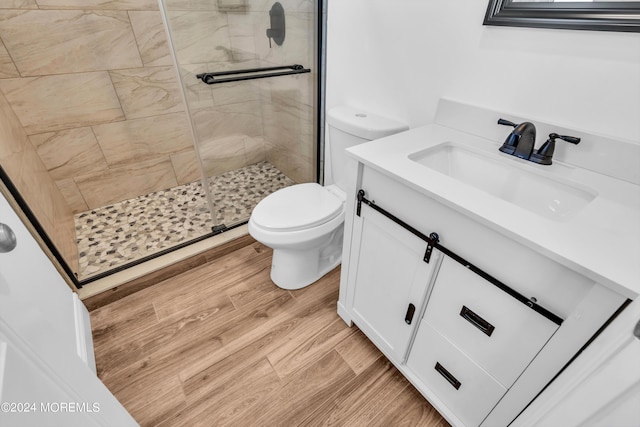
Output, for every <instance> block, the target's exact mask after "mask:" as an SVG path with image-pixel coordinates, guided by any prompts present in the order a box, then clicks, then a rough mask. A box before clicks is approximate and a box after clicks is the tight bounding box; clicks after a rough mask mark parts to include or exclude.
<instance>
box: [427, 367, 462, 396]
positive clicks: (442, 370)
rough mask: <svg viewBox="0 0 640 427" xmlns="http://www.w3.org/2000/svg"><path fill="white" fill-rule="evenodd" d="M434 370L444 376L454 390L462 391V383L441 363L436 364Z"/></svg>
mask: <svg viewBox="0 0 640 427" xmlns="http://www.w3.org/2000/svg"><path fill="white" fill-rule="evenodd" d="M434 369H435V370H436V371H438V373H439V374H440V375H442V376H443V377H444V379H445V380H447V381H449V384H451V385H452V386H453V388H455V389H456V390H458V389H460V386H461V385H462V383H461V382H460V381H458V380H457V379H456V377H454V376H453V375H451V373H450V372H449V371H447V370H446V369H445V368H444V366H442V365H441V364H440V362H436V366H435V367H434Z"/></svg>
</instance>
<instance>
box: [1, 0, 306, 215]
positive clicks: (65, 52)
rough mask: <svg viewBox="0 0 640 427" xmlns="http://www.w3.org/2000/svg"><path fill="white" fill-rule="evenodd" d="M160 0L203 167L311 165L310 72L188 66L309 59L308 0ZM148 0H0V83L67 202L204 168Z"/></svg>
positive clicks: (296, 174) (301, 176) (153, 187)
mask: <svg viewBox="0 0 640 427" xmlns="http://www.w3.org/2000/svg"><path fill="white" fill-rule="evenodd" d="M280 1H281V3H282V4H283V6H284V8H285V13H286V18H287V38H286V39H285V43H284V44H283V45H282V46H277V45H275V43H272V46H271V48H270V47H269V40H268V39H267V37H266V29H267V28H269V13H268V11H269V9H270V8H271V6H272V4H273V1H267V0H166V5H167V9H168V13H169V20H170V25H171V28H172V34H173V36H174V40H173V41H174V45H175V47H176V51H177V56H178V60H179V63H180V67H179V68H180V72H181V73H182V74H183V79H184V81H185V84H186V87H187V96H188V102H189V106H190V109H191V112H192V119H193V121H194V124H195V129H196V132H197V134H198V140H199V144H200V145H199V151H200V155H201V160H202V164H203V166H204V167H205V172H206V173H207V174H208V175H209V176H213V175H216V174H219V173H222V172H226V171H228V170H231V169H235V168H237V167H242V166H244V165H247V164H253V163H257V162H260V161H263V160H269V161H270V162H271V163H273V164H274V165H275V166H276V167H278V168H279V169H281V170H282V171H283V172H284V173H285V174H286V175H287V176H289V177H290V178H292V179H293V180H295V181H296V182H305V181H313V180H314V179H315V169H314V165H315V149H314V145H315V143H314V136H313V127H314V123H313V116H314V113H313V105H314V101H313V89H314V87H313V81H314V78H313V77H312V76H311V75H309V74H306V75H301V76H286V77H277V78H273V79H265V80H254V81H251V82H241V83H229V84H224V85H216V86H207V85H204V84H202V83H200V82H199V81H198V80H197V79H196V78H195V74H197V73H199V72H204V71H211V70H220V69H238V68H249V67H259V66H270V65H282V64H292V63H300V64H303V65H305V66H307V67H310V68H312V69H313V71H314V72H315V69H314V68H315V66H314V62H315V61H314V58H315V53H314V49H313V47H314V43H315V40H313V34H314V31H313V25H314V16H315V15H314V3H315V2H314V1H312V0H280ZM178 85H179V82H178V81H177V79H176V77H175V75H174V70H173V67H172V60H171V57H170V54H169V49H168V45H167V36H166V33H165V30H164V27H163V25H162V19H161V16H160V12H159V10H158V4H157V2H156V0H2V1H1V2H0V93H1V94H3V95H4V97H5V98H6V100H7V102H8V104H9V105H10V107H11V109H12V111H13V112H14V113H15V115H16V116H17V118H18V119H19V122H20V123H21V124H22V127H23V131H24V132H25V133H26V134H27V135H28V138H29V140H30V143H31V145H32V148H33V150H35V152H36V153H37V155H38V157H39V158H40V160H41V162H42V164H43V165H44V167H45V168H46V170H48V172H49V175H50V176H51V178H52V179H53V180H54V181H55V183H56V185H57V187H58V189H59V190H60V192H61V193H62V194H63V195H64V198H65V200H66V202H67V203H68V204H69V206H70V207H71V210H72V211H73V212H81V211H85V210H88V209H93V208H96V207H100V206H104V205H108V204H110V203H115V202H118V201H122V200H125V199H129V198H132V197H136V196H139V195H142V194H146V193H148V192H153V191H159V190H162V189H166V188H168V187H173V186H177V185H180V184H185V183H189V182H193V181H195V180H197V179H199V178H200V169H199V161H198V158H197V156H196V153H195V151H194V149H193V143H192V140H191V131H190V129H189V127H190V125H189V118H188V116H187V113H186V112H185V111H184V106H183V104H182V102H181V97H180V92H179V86H178Z"/></svg>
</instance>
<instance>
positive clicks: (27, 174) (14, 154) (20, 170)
mask: <svg viewBox="0 0 640 427" xmlns="http://www.w3.org/2000/svg"><path fill="white" fill-rule="evenodd" d="M0 164H1V165H2V168H3V169H4V170H5V172H6V173H7V175H9V178H10V179H11V182H12V183H13V184H14V185H15V186H16V188H17V189H18V191H19V192H20V194H21V196H22V197H23V198H24V199H25V201H26V202H27V204H28V205H29V207H30V208H31V211H32V212H33V213H34V215H35V216H36V217H37V218H38V221H39V222H40V225H42V227H43V228H44V231H45V232H46V233H47V235H48V236H49V238H50V239H51V240H52V241H53V243H54V244H55V245H56V248H57V249H58V251H59V252H60V254H61V255H62V257H63V258H64V260H65V261H66V262H67V264H68V265H69V267H70V268H71V269H72V270H73V271H76V272H77V271H78V249H77V246H76V233H75V225H74V219H73V213H72V212H71V209H69V206H68V204H67V203H66V201H65V199H64V197H63V196H62V194H61V193H60V190H59V189H58V187H57V186H56V184H55V183H54V181H53V179H52V178H51V176H50V174H49V173H48V172H47V168H46V167H45V165H44V164H43V162H42V160H41V159H40V157H39V156H38V154H37V153H36V150H35V149H34V148H33V146H32V145H31V142H30V141H29V137H28V136H27V134H26V133H25V131H24V129H23V127H22V125H21V123H20V121H19V120H18V117H17V116H16V115H15V113H14V112H13V110H12V109H11V106H10V105H9V103H8V102H7V100H6V98H5V97H4V95H2V94H1V93H0Z"/></svg>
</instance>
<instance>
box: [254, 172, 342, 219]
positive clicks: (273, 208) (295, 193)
mask: <svg viewBox="0 0 640 427" xmlns="http://www.w3.org/2000/svg"><path fill="white" fill-rule="evenodd" d="M341 211H342V201H341V200H340V199H339V198H338V197H336V196H335V195H334V194H331V193H330V192H329V191H327V190H326V189H325V188H324V187H322V186H321V185H320V184H317V183H306V184H296V185H292V186H291V187H286V188H283V189H281V190H278V191H276V192H275V193H272V194H270V195H269V196H267V197H265V198H264V199H263V200H262V201H261V202H260V203H258V206H256V207H255V209H254V210H253V213H252V214H251V216H252V219H253V221H254V222H255V223H256V225H258V226H260V227H262V228H265V229H269V230H280V231H283V230H287V231H294V230H302V229H305V228H311V227H314V226H316V225H320V224H324V223H325V222H327V221H330V220H332V219H333V218H335V217H337V216H338V215H339V214H340V212H341Z"/></svg>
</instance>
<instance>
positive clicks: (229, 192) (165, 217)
mask: <svg viewBox="0 0 640 427" xmlns="http://www.w3.org/2000/svg"><path fill="white" fill-rule="evenodd" d="M293 184H294V182H293V181H292V180H291V179H289V178H288V177H287V176H286V175H284V174H283V173H282V172H280V171H279V170H278V169H277V168H275V167H274V166H273V165H272V164H271V163H268V162H262V163H257V164H255V165H250V166H247V167H244V168H242V169H237V170H234V171H230V172H225V173H223V174H221V175H218V176H216V177H214V178H212V179H211V182H210V187H211V193H212V196H213V199H214V200H213V203H214V208H215V210H216V212H215V215H216V223H217V224H220V223H222V224H226V225H230V224H233V223H237V222H238V221H243V220H247V219H248V218H249V216H250V214H251V211H252V210H253V208H254V207H255V206H256V205H257V204H258V202H259V201H260V200H262V199H263V198H265V197H266V196H268V195H269V194H271V193H273V192H274V191H276V190H279V189H281V188H284V187H287V186H290V185H293ZM212 226H213V222H212V220H211V216H210V215H209V207H208V205H207V202H206V196H205V192H204V189H203V188H202V183H201V182H200V181H197V182H193V183H190V184H185V185H181V186H178V187H174V188H170V189H168V190H163V191H156V192H154V193H150V194H146V195H144V196H139V197H136V198H134V199H129V200H125V201H122V202H118V203H114V204H112V205H109V206H104V207H101V208H97V209H93V210H90V211H86V212H82V213H79V214H77V215H75V227H76V242H77V244H78V254H79V265H80V267H79V270H80V271H79V272H78V276H79V278H80V279H81V280H82V279H85V278H87V277H90V276H93V275H95V274H98V273H103V272H105V271H108V270H110V269H112V268H115V267H118V266H121V265H123V264H127V263H129V262H132V261H135V260H137V259H141V258H144V257H145V256H148V255H151V254H153V253H155V252H158V251H161V250H164V249H167V248H170V247H172V246H175V245H177V244H180V243H183V242H188V241H189V240H192V239H195V238H197V237H200V236H203V235H206V234H208V233H210V232H211V227H212Z"/></svg>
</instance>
